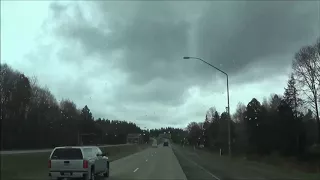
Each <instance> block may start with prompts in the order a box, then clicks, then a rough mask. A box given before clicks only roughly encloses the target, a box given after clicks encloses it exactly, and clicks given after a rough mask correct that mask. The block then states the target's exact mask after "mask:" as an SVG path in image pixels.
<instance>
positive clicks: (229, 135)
mask: <svg viewBox="0 0 320 180" xmlns="http://www.w3.org/2000/svg"><path fill="white" fill-rule="evenodd" d="M183 59H196V60H200V61H202V62H203V63H205V64H207V65H209V66H211V67H213V68H214V69H216V70H218V71H220V72H221V73H223V74H224V75H226V76H227V103H228V107H227V108H228V109H227V110H228V145H229V156H231V134H230V121H231V118H230V103H229V76H228V74H227V73H226V72H224V71H222V70H221V69H219V68H217V67H216V66H214V65H212V64H210V63H208V62H207V61H205V60H203V59H201V58H198V57H189V56H185V57H183Z"/></svg>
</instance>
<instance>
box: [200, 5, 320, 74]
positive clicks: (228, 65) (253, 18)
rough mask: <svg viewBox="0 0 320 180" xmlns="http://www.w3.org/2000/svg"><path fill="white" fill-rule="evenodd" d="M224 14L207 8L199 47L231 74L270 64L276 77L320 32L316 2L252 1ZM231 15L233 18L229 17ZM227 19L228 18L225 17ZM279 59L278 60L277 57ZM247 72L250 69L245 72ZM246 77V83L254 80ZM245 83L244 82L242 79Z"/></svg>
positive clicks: (204, 55)
mask: <svg viewBox="0 0 320 180" xmlns="http://www.w3.org/2000/svg"><path fill="white" fill-rule="evenodd" d="M228 4H230V5H231V6H224V7H225V8H224V9H223V10H221V11H213V10H212V9H216V10H217V8H215V7H214V6H215V4H212V8H208V9H207V11H206V12H205V13H204V14H203V16H202V18H201V20H200V22H199V33H198V35H199V36H198V37H199V41H198V48H199V53H198V54H201V56H202V57H204V58H205V59H207V60H209V61H210V62H212V63H214V64H217V65H221V68H223V69H224V70H225V71H227V72H229V73H230V74H232V75H237V74H239V73H241V71H243V70H244V69H246V66H248V64H251V63H253V62H256V61H261V60H263V61H268V62H267V63H264V65H267V66H270V67H273V69H274V71H272V68H270V69H269V70H270V71H268V72H266V73H271V74H270V75H274V74H275V75H277V74H278V73H280V72H279V69H280V68H283V67H286V66H288V65H290V64H291V60H292V59H290V58H285V57H282V58H283V59H280V58H279V56H281V55H284V56H286V55H288V54H292V56H293V54H294V53H295V52H296V51H297V50H298V49H299V48H300V47H301V46H302V45H305V44H308V43H309V42H310V41H313V40H315V38H316V36H319V33H320V25H319V22H320V19H319V17H318V4H317V2H316V1H313V2H308V1H281V2H276V1H249V2H239V3H228ZM228 15H231V17H228ZM226 17H228V18H226ZM277 56H278V57H277ZM246 70H248V69H246ZM252 76H253V74H251V76H250V75H249V76H247V80H249V79H250V78H251V79H253V78H252ZM243 80H245V79H243Z"/></svg>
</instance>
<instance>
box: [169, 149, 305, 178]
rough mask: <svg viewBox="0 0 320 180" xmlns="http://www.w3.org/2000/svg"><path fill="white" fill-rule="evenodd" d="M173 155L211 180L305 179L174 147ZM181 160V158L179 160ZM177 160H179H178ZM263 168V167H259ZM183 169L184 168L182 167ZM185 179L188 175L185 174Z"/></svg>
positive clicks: (275, 170)
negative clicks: (200, 170)
mask: <svg viewBox="0 0 320 180" xmlns="http://www.w3.org/2000/svg"><path fill="white" fill-rule="evenodd" d="M175 153H176V155H177V154H181V157H184V158H187V159H188V160H189V161H191V164H196V165H195V166H197V167H198V168H200V169H203V171H204V172H205V173H207V174H209V175H213V176H212V179H220V180H240V179H248V180H251V179H252V180H254V179H265V180H273V179H275V180H276V179H283V180H293V179H294V180H298V179H301V180H302V179H305V178H303V177H299V176H298V174H296V173H294V172H291V173H285V172H282V171H280V170H277V169H269V168H268V167H267V166H263V165H262V164H261V165H260V167H259V166H257V165H255V166H251V165H249V164H250V163H244V162H239V161H235V160H232V159H229V158H228V157H220V156H216V155H213V154H211V153H208V152H204V151H202V150H196V151H194V150H193V149H191V148H188V147H185V148H182V147H180V146H175ZM180 159H181V158H180ZM180 159H179V160H180ZM261 166H263V167H261ZM183 168H184V167H183ZM186 175H187V178H188V174H187V173H186Z"/></svg>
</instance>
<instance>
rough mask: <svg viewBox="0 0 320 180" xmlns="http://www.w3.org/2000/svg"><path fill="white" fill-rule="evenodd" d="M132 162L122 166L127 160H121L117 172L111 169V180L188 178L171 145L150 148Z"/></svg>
mask: <svg viewBox="0 0 320 180" xmlns="http://www.w3.org/2000/svg"><path fill="white" fill-rule="evenodd" d="M130 160H131V161H132V163H130V164H126V165H125V167H124V168H122V166H121V165H122V164H123V163H127V161H125V160H124V161H123V160H120V161H121V162H120V161H119V164H118V165H119V166H121V167H120V168H118V167H114V168H116V169H117V171H116V172H113V171H112V167H111V171H110V180H120V179H133V180H134V179H135V180H138V179H139V180H140V179H168V180H169V179H176V180H186V176H185V174H184V173H183V170H182V168H181V167H180V165H179V162H178V160H177V158H176V157H175V155H174V153H173V151H172V149H171V148H170V147H162V146H159V147H158V148H149V149H148V150H146V151H144V152H143V153H141V154H139V155H137V156H135V157H133V158H131V159H130Z"/></svg>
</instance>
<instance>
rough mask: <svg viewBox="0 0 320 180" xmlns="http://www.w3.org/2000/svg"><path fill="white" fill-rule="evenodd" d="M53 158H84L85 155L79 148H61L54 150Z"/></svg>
mask: <svg viewBox="0 0 320 180" xmlns="http://www.w3.org/2000/svg"><path fill="white" fill-rule="evenodd" d="M51 159H83V156H82V152H81V150H80V149H78V148H61V149H56V150H55V151H54V152H53V154H52V156H51Z"/></svg>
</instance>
